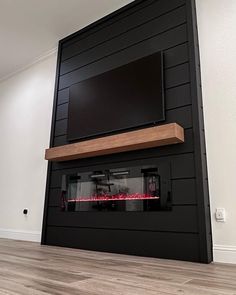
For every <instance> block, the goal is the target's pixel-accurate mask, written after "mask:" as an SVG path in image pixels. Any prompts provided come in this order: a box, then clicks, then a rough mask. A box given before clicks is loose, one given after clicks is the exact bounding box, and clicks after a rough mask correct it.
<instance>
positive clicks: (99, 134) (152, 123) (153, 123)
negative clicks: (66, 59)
mask: <svg viewBox="0 0 236 295" xmlns="http://www.w3.org/2000/svg"><path fill="white" fill-rule="evenodd" d="M157 53H160V57H161V82H162V83H161V91H162V97H161V100H162V107H163V112H162V113H163V118H161V119H159V120H157V121H150V122H147V123H145V124H135V125H133V126H129V127H127V128H118V129H113V130H111V131H109V132H96V133H94V134H90V135H88V136H80V137H75V138H72V137H70V138H69V124H68V123H67V141H68V142H79V141H84V140H89V139H94V138H99V137H105V136H109V135H115V134H119V133H124V132H129V131H134V130H138V129H141V128H148V127H152V126H156V125H158V123H160V122H163V121H165V119H166V104H165V86H164V85H165V80H164V53H163V51H157V52H154V53H152V54H149V55H153V54H157ZM149 55H146V56H142V57H140V58H138V59H136V60H139V59H142V58H145V57H148V56H149ZM136 60H134V61H136ZM132 62H133V61H131V62H130V63H132ZM127 64H129V63H127ZM124 65H126V64H124ZM124 65H121V66H119V67H122V66H124ZM119 67H116V68H119ZM116 68H114V69H111V70H109V71H112V70H115V69H116ZM109 71H107V72H109ZM104 73H106V72H102V73H100V74H104ZM100 74H98V75H95V76H92V77H96V76H99V75H100ZM92 77H90V78H92ZM90 78H88V79H90ZM85 80H87V79H84V80H82V81H80V82H78V83H74V84H72V85H71V86H70V87H69V102H68V116H67V117H68V120H69V108H70V97H71V95H70V92H71V87H72V86H74V85H77V84H79V83H81V82H83V81H85Z"/></svg>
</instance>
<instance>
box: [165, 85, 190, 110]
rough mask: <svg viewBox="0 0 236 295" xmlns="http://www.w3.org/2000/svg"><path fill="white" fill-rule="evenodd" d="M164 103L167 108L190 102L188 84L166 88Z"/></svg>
mask: <svg viewBox="0 0 236 295" xmlns="http://www.w3.org/2000/svg"><path fill="white" fill-rule="evenodd" d="M165 103H166V109H167V110H169V109H173V108H176V107H181V106H184V105H189V104H191V103H192V101H191V93H190V84H189V83H187V84H184V85H181V86H177V87H173V88H171V89H166V91H165Z"/></svg>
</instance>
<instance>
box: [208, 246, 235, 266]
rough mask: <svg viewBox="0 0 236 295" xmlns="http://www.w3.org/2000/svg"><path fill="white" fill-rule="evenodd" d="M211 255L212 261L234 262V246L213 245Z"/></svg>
mask: <svg viewBox="0 0 236 295" xmlns="http://www.w3.org/2000/svg"><path fill="white" fill-rule="evenodd" d="M213 257H214V262H223V263H233V264H236V246H227V245H214V246H213Z"/></svg>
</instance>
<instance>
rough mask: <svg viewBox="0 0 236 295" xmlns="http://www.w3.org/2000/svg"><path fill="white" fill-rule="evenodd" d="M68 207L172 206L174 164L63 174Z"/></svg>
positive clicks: (148, 208) (63, 193)
mask: <svg viewBox="0 0 236 295" xmlns="http://www.w3.org/2000/svg"><path fill="white" fill-rule="evenodd" d="M61 207H62V210H64V211H159V210H170V209H171V184H170V166H169V165H168V164H161V165H158V166H143V167H140V166H139V167H128V168H127V167H126V168H118V169H107V170H106V169H105V170H96V171H89V172H82V173H75V174H69V175H63V176H62V188H61Z"/></svg>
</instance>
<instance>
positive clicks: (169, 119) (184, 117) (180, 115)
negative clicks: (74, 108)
mask: <svg viewBox="0 0 236 295" xmlns="http://www.w3.org/2000/svg"><path fill="white" fill-rule="evenodd" d="M67 107H68V106H67V105H64V104H63V105H61V106H59V107H58V109H59V113H57V116H59V118H60V117H63V118H64V117H65V116H67ZM67 122H68V121H67V118H64V119H61V120H58V121H56V123H55V134H54V135H55V136H60V135H65V134H67ZM173 122H176V123H178V124H180V125H181V126H182V127H183V128H191V127H192V117H191V105H190V106H184V107H181V108H177V109H171V110H167V111H166V120H165V124H167V123H173ZM85 124H86V122H85ZM80 128H83V126H80ZM117 133H118V132H117Z"/></svg>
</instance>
